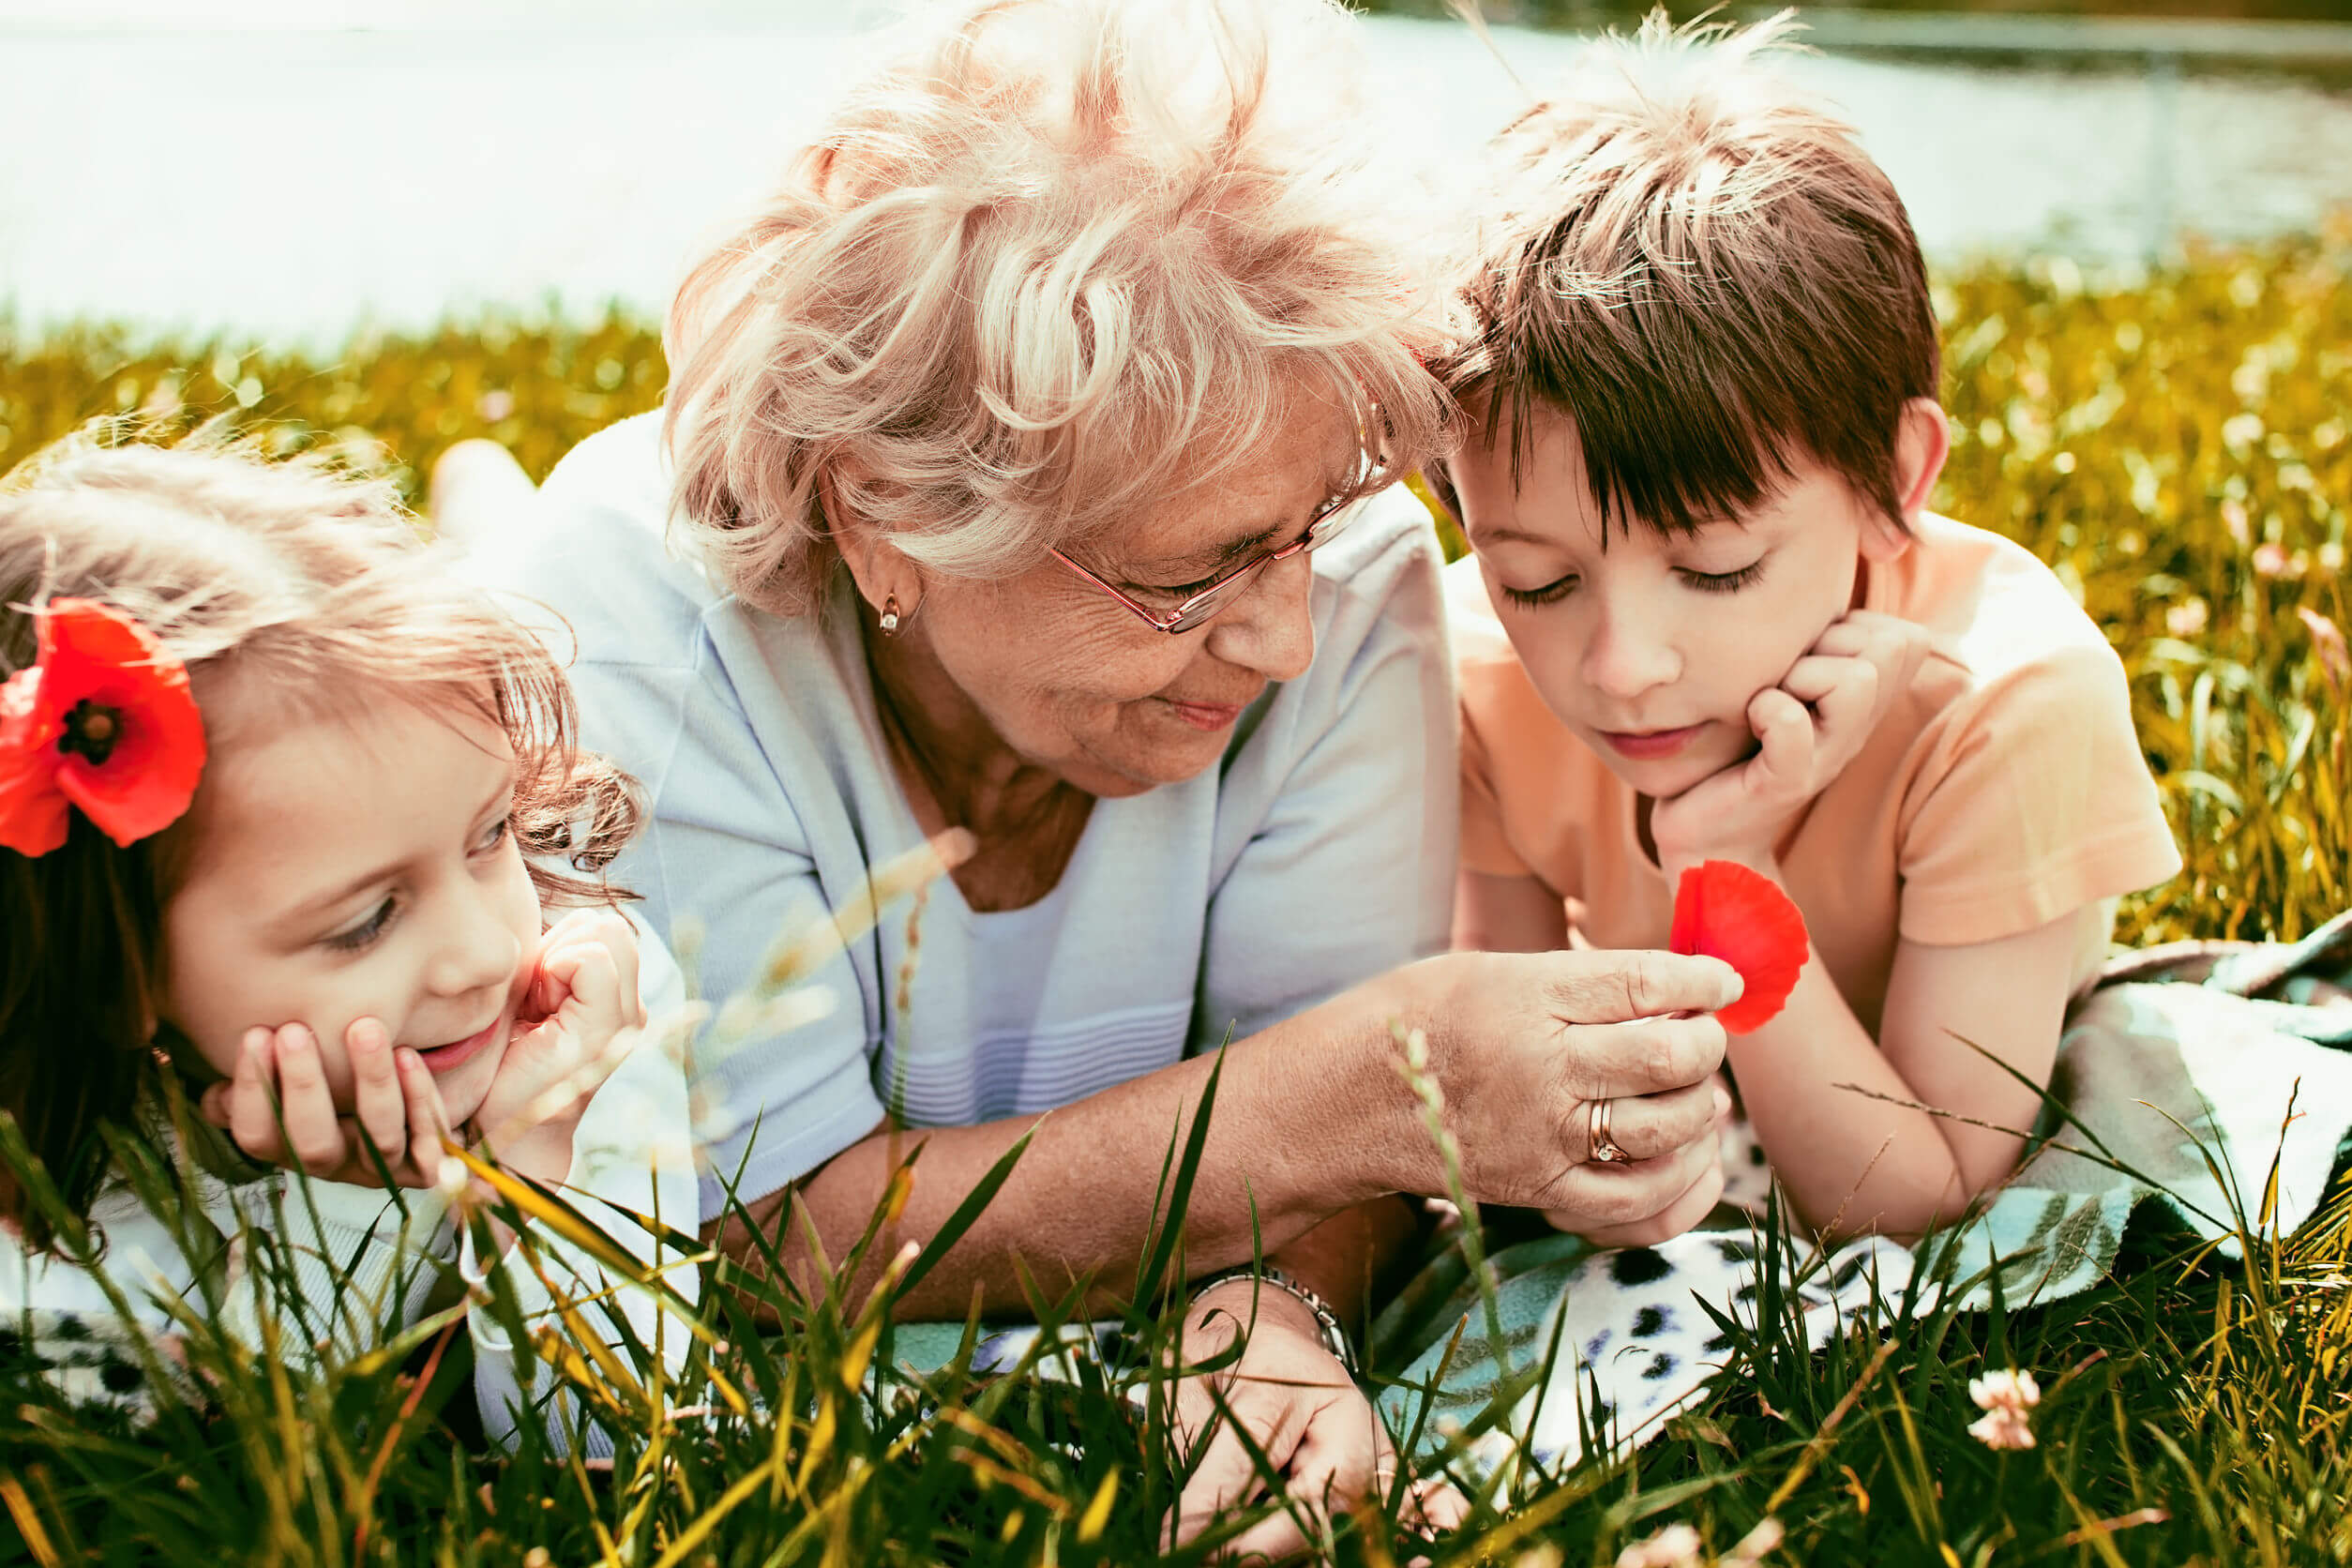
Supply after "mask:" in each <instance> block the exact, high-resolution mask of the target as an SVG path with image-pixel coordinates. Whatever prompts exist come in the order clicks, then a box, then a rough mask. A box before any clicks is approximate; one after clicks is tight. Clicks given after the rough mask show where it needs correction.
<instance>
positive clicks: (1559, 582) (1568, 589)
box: [1502, 572, 1576, 610]
mask: <svg viewBox="0 0 2352 1568" xmlns="http://www.w3.org/2000/svg"><path fill="white" fill-rule="evenodd" d="M1575 590H1576V574H1575V573H1573V572H1572V573H1570V574H1569V575H1568V576H1566V577H1563V578H1558V579H1555V580H1552V581H1550V582H1546V583H1545V584H1544V586H1542V587H1541V588H1514V587H1512V586H1511V585H1510V584H1509V583H1505V584H1503V587H1502V596H1503V597H1504V598H1506V599H1509V600H1510V601H1511V602H1512V603H1513V604H1515V605H1517V606H1518V607H1519V608H1520V609H1521V610H1541V609H1542V608H1543V607H1544V606H1545V605H1547V604H1557V603H1559V602H1560V600H1561V599H1564V598H1566V597H1567V596H1569V595H1570V594H1571V593H1573V592H1575Z"/></svg>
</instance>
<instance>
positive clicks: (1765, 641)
mask: <svg viewBox="0 0 2352 1568" xmlns="http://www.w3.org/2000/svg"><path fill="white" fill-rule="evenodd" d="M1785 31H1786V27H1785V24H1784V23H1777V22H1776V23H1768V24H1766V25H1764V26H1762V27H1758V28H1756V29H1753V30H1750V31H1748V32H1746V33H1743V34H1733V33H1730V32H1729V31H1728V30H1727V29H1723V28H1707V29H1685V30H1683V31H1681V32H1680V33H1678V32H1675V31H1673V30H1672V29H1671V28H1670V27H1668V26H1667V25H1666V23H1664V22H1663V21H1662V20H1658V19H1653V20H1652V21H1651V23H1649V24H1648V25H1646V26H1644V27H1643V29H1642V30H1641V33H1640V35H1639V37H1638V38H1636V39H1635V40H1632V41H1626V40H1617V41H1615V42H1613V43H1610V44H1607V45H1603V46H1597V47H1596V48H1595V49H1594V50H1593V51H1592V52H1591V55H1589V56H1588V57H1587V64H1586V65H1585V67H1584V68H1582V70H1581V71H1580V72H1579V74H1578V75H1577V77H1576V79H1575V80H1574V81H1572V82H1571V83H1569V84H1567V86H1566V87H1565V88H1564V90H1563V91H1562V92H1561V94H1560V96H1559V97H1558V98H1554V99H1552V100H1551V101H1549V102H1546V103H1543V104H1540V105H1538V106H1536V107H1535V108H1533V109H1531V110H1530V111H1529V112H1528V113H1526V114H1524V115H1523V116H1521V118H1520V119H1519V120H1518V121H1517V122H1516V123H1515V124H1514V125H1513V126H1512V127H1510V128H1508V129H1507V130H1505V131H1504V132H1503V133H1502V135H1501V136H1500V138H1499V139H1498V141H1497V143H1496V144H1495V148H1494V152H1495V154H1496V157H1497V161H1498V164H1499V180H1500V183H1499V186H1498V189H1497V195H1498V197H1499V200H1498V202H1497V204H1495V206H1494V208H1493V209H1492V212H1491V214H1490V218H1489V222H1488V223H1487V225H1486V227H1485V230H1484V231H1483V232H1482V233H1481V234H1480V237H1479V240H1478V247H1477V253H1476V255H1475V258H1474V265H1473V268H1472V270H1471V271H1470V273H1469V274H1468V277H1469V279H1470V280H1469V281H1468V283H1467V284H1466V285H1465V286H1464V289H1463V299H1464V301H1465V304H1466V306H1467V308H1468V318H1469V321H1468V332H1467V336H1466V338H1465V340H1464V344H1463V346H1462V348H1461V349H1460V351H1459V352H1458V353H1457V354H1455V357H1454V360H1453V362H1452V363H1451V364H1450V365H1449V367H1448V369H1449V373H1450V379H1451V380H1452V381H1453V383H1454V384H1455V387H1456V389H1457V390H1458V392H1459V393H1460V395H1461V397H1462V400H1463V406H1464V408H1465V411H1466V421H1467V425H1468V430H1467V436H1466V440H1465V443H1464V445H1463V447H1462V449H1461V450H1460V451H1459V452H1458V453H1456V454H1455V456H1453V457H1452V458H1450V459H1449V460H1448V461H1447V462H1446V464H1445V465H1444V466H1443V468H1442V470H1441V471H1440V472H1438V473H1433V474H1432V475H1430V477H1431V479H1432V481H1433V484H1434V486H1435V488H1436V490H1438V492H1439V495H1440V499H1441V500H1442V501H1444V502H1445V503H1446V504H1447V505H1450V506H1451V507H1452V508H1453V509H1454V511H1455V515H1456V516H1457V517H1458V518H1459V520H1461V522H1462V524H1463V527H1464V530H1465V533H1466V534H1467V535H1468V537H1469V540H1470V545H1471V547H1472V549H1473V550H1474V551H1475V558H1474V559H1470V560H1465V561H1463V562H1460V563H1458V564H1457V565H1455V566H1454V567H1453V568H1451V570H1450V573H1449V576H1450V578H1451V583H1450V588H1449V599H1450V603H1451V605H1452V608H1453V612H1454V615H1455V637H1456V641H1457V647H1458V653H1459V657H1460V661H1461V678H1462V704H1463V718H1464V737H1463V743H1464V747H1463V764H1462V765H1463V782H1464V789H1463V796H1464V822H1463V842H1462V865H1463V872H1462V876H1461V883H1460V889H1459V895H1458V901H1457V904H1456V921H1455V942H1456V945H1458V946H1471V947H1483V948H1489V949H1505V950H1530V949H1543V948H1549V947H1555V946H1560V945H1562V944H1565V943H1571V942H1574V943H1577V944H1591V945H1594V946H1603V947H1661V946H1664V945H1665V944H1666V939H1667V929H1668V926H1669V924H1670V912H1671V909H1672V905H1673V900H1674V890H1675V884H1676V882H1677V880H1678V879H1679V878H1680V876H1681V873H1682V871H1683V870H1684V868H1686V867H1692V866H1696V865H1697V864H1698V863H1699V862H1701V861H1704V860H1709V859H1723V860H1736V861H1740V862H1742V863H1744V864H1746V865H1748V866H1751V867H1755V868H1756V869H1757V870H1759V871H1761V872H1763V873H1764V874H1765V875H1767V876H1770V877H1772V878H1773V879H1774V880H1776V881H1777V882H1780V884H1781V885H1782V886H1783V887H1784V888H1786V889H1787V892H1788V894H1789V896H1790V897H1792V898H1794V899H1795V901H1796V902H1797V904H1798V906H1799V907H1800V908H1801V909H1802V911H1803V912H1804V916H1805V921H1806V924H1807V926H1808V927H1810V929H1811V933H1812V939H1813V950H1812V953H1811V955H1810V956H1809V957H1808V959H1807V962H1806V965H1805V969H1804V971H1803V974H1802V978H1801V979H1800V980H1799V982H1798V985H1797V988H1796V991H1795V993H1794V995H1793V996H1792V997H1791V998H1790V1000H1789V1003H1788V1005H1787V1008H1786V1010H1784V1011H1783V1012H1782V1013H1781V1014H1780V1015H1779V1017H1777V1018H1774V1019H1773V1020H1772V1022H1770V1023H1769V1024H1767V1025H1765V1026H1764V1027H1762V1028H1761V1029H1758V1030H1757V1031H1756V1032H1755V1033H1751V1034H1747V1035H1744V1036H1741V1037H1737V1038H1734V1039H1733V1040H1732V1042H1731V1048H1730V1056H1729V1066H1730V1069H1731V1071H1732V1074H1733V1076H1734V1077H1735V1078H1736V1079H1737V1083H1738V1088H1739V1091H1740V1094H1741V1100H1742V1101H1743V1103H1744V1106H1745V1109H1746V1112H1747V1115H1748V1117H1749V1119H1750V1120H1751V1122H1752V1123H1753V1124H1754V1126H1755V1128H1756V1134H1757V1136H1758V1138H1760V1139H1761V1141H1762V1144H1763V1147H1764V1150H1765V1152H1766V1153H1767V1154H1768V1156H1769V1157H1770V1160H1771V1163H1772V1168H1773V1170H1774V1172H1775V1173H1776V1174H1777V1175H1778V1177H1779V1179H1780V1180H1781V1182H1782V1184H1783V1186H1784V1187H1785V1189H1786V1191H1787V1196H1788V1198H1789V1199H1790V1200H1791V1202H1792V1203H1793V1204H1794V1206H1795V1208H1796V1210H1797V1211H1798V1213H1799V1214H1802V1216H1803V1217H1804V1218H1805V1219H1806V1220H1807V1221H1809V1222H1810V1223H1811V1224H1812V1225H1814V1226H1815V1227H1817V1228H1818V1229H1823V1230H1826V1231H1830V1232H1834V1233H1839V1234H1854V1233H1858V1232H1862V1231H1866V1230H1877V1231H1881V1232H1885V1233H1890V1234H1894V1235H1912V1234H1916V1233H1917V1232H1919V1231H1921V1230H1922V1229H1926V1228H1927V1227H1929V1226H1930V1225H1931V1224H1934V1223H1936V1222H1937V1221H1939V1220H1941V1219H1947V1218H1950V1217H1952V1215H1954V1214H1957V1213H1958V1212H1959V1211H1960V1210H1961V1209H1962V1208H1964V1207H1965V1206H1966V1205H1967V1204H1968V1201H1969V1200H1970V1199H1973V1198H1974V1197H1975V1196H1976V1195H1977V1194H1979V1193H1982V1192H1983V1191H1985V1190H1986V1189H1987V1188H1989V1187H1992V1186H1995V1185H1997V1184H1998V1183H1999V1182H2000V1181H2001V1180H2002V1179H2003V1178H2004V1177H2005V1176H2007V1174H2008V1173H2009V1171H2010V1169H2011V1168H2013V1165H2014V1164H2015V1162H2016V1159H2017V1157H2018V1153H2019V1152H2020V1150H2021V1148H2022V1146H2023V1140H2022V1138H2021V1137H2020V1136H2019V1135H2018V1133H2017V1132H2014V1131H2007V1130H2003V1129H2024V1128H2028V1127H2030V1126H2031V1125H2032V1124H2033V1123H2034V1120H2035V1117H2036V1114H2037V1111H2038V1109H2039V1106H2038V1098H2037V1095H2036V1093H2035V1092H2034V1090H2033V1089H2032V1088H2030V1087H2028V1085H2027V1084H2023V1083H2020V1082H2019V1081H2018V1080H2017V1078H2015V1077H2013V1076H2012V1072H2011V1071H2010V1070H2012V1069H2013V1071H2014V1073H2015V1074H2017V1075H2021V1076H2022V1077H2023V1078H2026V1079H2028V1080H2029V1082H2030V1083H2033V1084H2040V1083H2044V1082H2046V1081H2047V1079H2048V1078H2049V1075H2050V1070H2051V1063H2052V1060H2053V1057H2054V1054H2055V1052H2056V1049H2057V1046H2058V1034H2059V1030H2060V1024H2061V1020H2062V1018H2063V1015H2064V1013H2065V1010H2066V1007H2067V1003H2068V1002H2069V1000H2070V999H2071V998H2072V997H2073V996H2074V995H2075V993H2076V992H2077V991H2078V990H2079V989H2080V988H2082V987H2083V986H2084V985H2085V984H2086V983H2087V982H2088V980H2089V979H2090V977H2091V976H2092V974H2093V972H2095V970H2096V969H2097V967H2098V965H2099V963H2100V961H2101V960H2102V958H2103V957H2104V956H2105V949H2106V942H2107V939H2108V936H2109V932H2110V927H2111V924H2112V919H2113V913H2114V902H2113V901H2114V899H2115V897H2117V896H2118V895H2120V894H2123V893H2126V892H2130V891H2132V890H2133V889H2136V888H2141V887H2146V886H2148V885H2149V884H2151V883H2154V882H2161V881H2163V880H2164V879H2165V878H2167V877H2169V876H2171V875H2172V874H2173V873H2174V872H2175V871H2176V870H2178V869H2179V864H2180V862H2179V853H2178V852H2177V850H2176V848H2175V846H2174V844H2173V841H2172V837H2171V834H2170V832H2169V831H2168V829H2167V828H2166V826H2165V822H2164V814H2163V811H2162V809H2161V808H2160V807H2159V805H2158V800H2157V794H2156V790H2155V787H2154V785H2153V783H2152V782H2151V781H2150V779H2149V777H2148V770H2147V767H2146V764H2145V761H2144V760H2143V758H2142V756H2141V753H2140V749H2139V746H2138V743H2137V741H2136V739H2135V738H2134V736H2133V730H2132V717H2131V705H2130V698H2129V694H2128V691H2127V689H2126V686H2125V682H2124V676H2123V671H2122V668H2121V665H2120V664H2119V662H2118V659H2117V658H2116V656H2115V654H2114V653H2113V652H2112V651H2111V650H2110V649H2109V648H2108V646H2107V644H2106V641H2105V640H2104V638H2103V637H2102V635H2101V633H2100V631H2099V628H2098V627H2097V626H2094V625H2093V624H2092V623H2091V622H2090V620H2089V619H2088V617H2087V616H2085V615H2084V613H2083V612H2082V611H2081V610H2080V608H2078V607H2077V606H2076V605H2075V603H2074V601H2073V599H2072V598H2071V597H2070V596H2068V594H2067V592H2066V590H2065V589H2064V588H2063V587H2062V586H2061V585H2060V584H2059V582H2058V580H2057V578H2056V577H2054V576H2053V575H2052V574H2051V573H2050V571H2049V570H2048V569H2047V568H2046V567H2044V566H2043V565H2042V564H2041V563H2040V562H2039V561H2037V560H2035V559H2034V558H2033V557H2032V556H2031V555H2029V554H2028V553H2027V552H2026V551H2025V550H2021V549H2019V548H2018V547H2017V546H2015V545H2013V544H2011V543H2010V542H2008V541H2007V540H2005V539H2002V538H2000V537H1998V536H1997V535H1992V534H1989V533H1985V532H1983V531H1981V530H1978V529H1975V528H1971V527H1969V526H1968V525H1967V524H1965V523H1960V522H1954V521H1952V520H1947V519H1944V518H1940V517H1937V516H1935V515H1933V514H1931V513H1929V512H1928V511H1927V510H1926V509H1925V508H1926V505H1927V499H1928V495H1929V492H1930V491H1931V490H1933V489H1934V487H1935V482H1936V477H1937V472H1938V471H1939V470H1940V468H1941V467H1942V464H1943V460H1944V457H1945V454H1946V451H1947V449H1948V443H1949V436H1948V434H1947V430H1946V425H1945V419H1944V414H1943V410H1942V409H1941V407H1940V406H1939V405H1938V404H1937V400H1936V394H1937V370H1938V355H1937V342H1936V323H1935V317H1934V313H1933V310H1932V309H1931V307H1930V304H1929V299H1928V288H1927V279H1926V275H1925V271H1924V268H1923V266H1922V262H1921V258H1920V250H1919V243H1918V240H1917V238H1916V237H1915V236H1914V235H1913V234H1912V232H1911V227H1910V221H1909V219H1908V218H1907V216H1906V214H1905V212H1904V209H1903V204H1902V202H1901V201H1900V199H1898V198H1897V197H1896V195H1895V193H1894V189H1893V187H1892V185H1891V184H1890V183H1889V182H1888V180H1887V177H1886V175H1885V174H1884V173H1881V172H1880V171H1879V169H1878V168H1877V165H1875V164H1874V163H1873V162H1872V161H1871V160H1870V158H1868V157H1867V156H1866V155H1864V153H1863V152H1862V149H1861V148H1860V146H1858V145H1857V144H1856V143H1855V141H1854V138H1853V135H1852V132H1851V131H1850V130H1849V129H1848V128H1847V127H1845V126H1844V125H1842V124H1840V123H1839V122H1838V121H1836V120H1835V119H1833V118H1832V117H1831V116H1829V115H1828V114H1826V113H1823V112H1822V111H1821V110H1820V109H1819V108H1818V107H1817V106H1816V105H1815V104H1814V103H1812V102H1811V101H1809V100H1808V99H1807V98H1805V97H1804V96H1802V94H1800V93H1798V92H1796V91H1794V90H1792V89H1790V88H1789V87H1787V85H1785V84H1784V83H1781V82H1779V81H1777V80H1775V78H1774V77H1773V75H1772V71H1771V69H1770V67H1769V62H1768V61H1767V60H1765V59H1760V58H1759V56H1760V55H1765V54H1767V53H1769V52H1770V51H1771V50H1772V48H1773V47H1774V46H1775V45H1776V44H1778V43H1779V42H1780V40H1781V37H1782V35H1783V33H1784V32H1785ZM1979 1048H1981V1051H1980V1049H1979ZM1988 1056H1989V1059H1988ZM1922 1107H1932V1108H1935V1109H1936V1111H1937V1112H1946V1113H1949V1114H1948V1115H1946V1114H1935V1113H1931V1111H1929V1110H1927V1109H1923V1108H1922ZM1980 1123H1981V1124H1980Z"/></svg>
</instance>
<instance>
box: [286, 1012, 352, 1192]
mask: <svg viewBox="0 0 2352 1568" xmlns="http://www.w3.org/2000/svg"><path fill="white" fill-rule="evenodd" d="M277 1046H278V1050H277V1059H278V1092H279V1114H280V1115H281V1116H282V1117H283V1118H284V1119H285V1126H286V1135H285V1136H286V1144H287V1147H288V1148H290V1149H291V1150H293V1152H294V1159H295V1161H296V1162H297V1163H299V1164H300V1165H301V1167H302V1168H303V1169H305V1170H307V1171H309V1173H310V1174H311V1175H313V1176H326V1175H330V1174H331V1173H333V1172H334V1171H335V1169H336V1168H338V1167H339V1166H340V1165H341V1164H342V1163H343V1150H344V1138H343V1128H342V1122H341V1118H339V1116H337V1115H336V1112H335V1098H334V1095H333V1094H332V1093H330V1092H329V1091H328V1089H327V1086H326V1066H325V1063H323V1062H322V1061H321V1060H320V1059H319V1042H318V1039H317V1037H316V1036H314V1035H313V1034H311V1033H310V1032H309V1030H308V1029H306V1028H305V1027H303V1026H302V1025H301V1024H298V1023H290V1024H287V1025H285V1026H284V1027H282V1028H281V1029H279V1031H278V1039H277Z"/></svg>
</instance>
